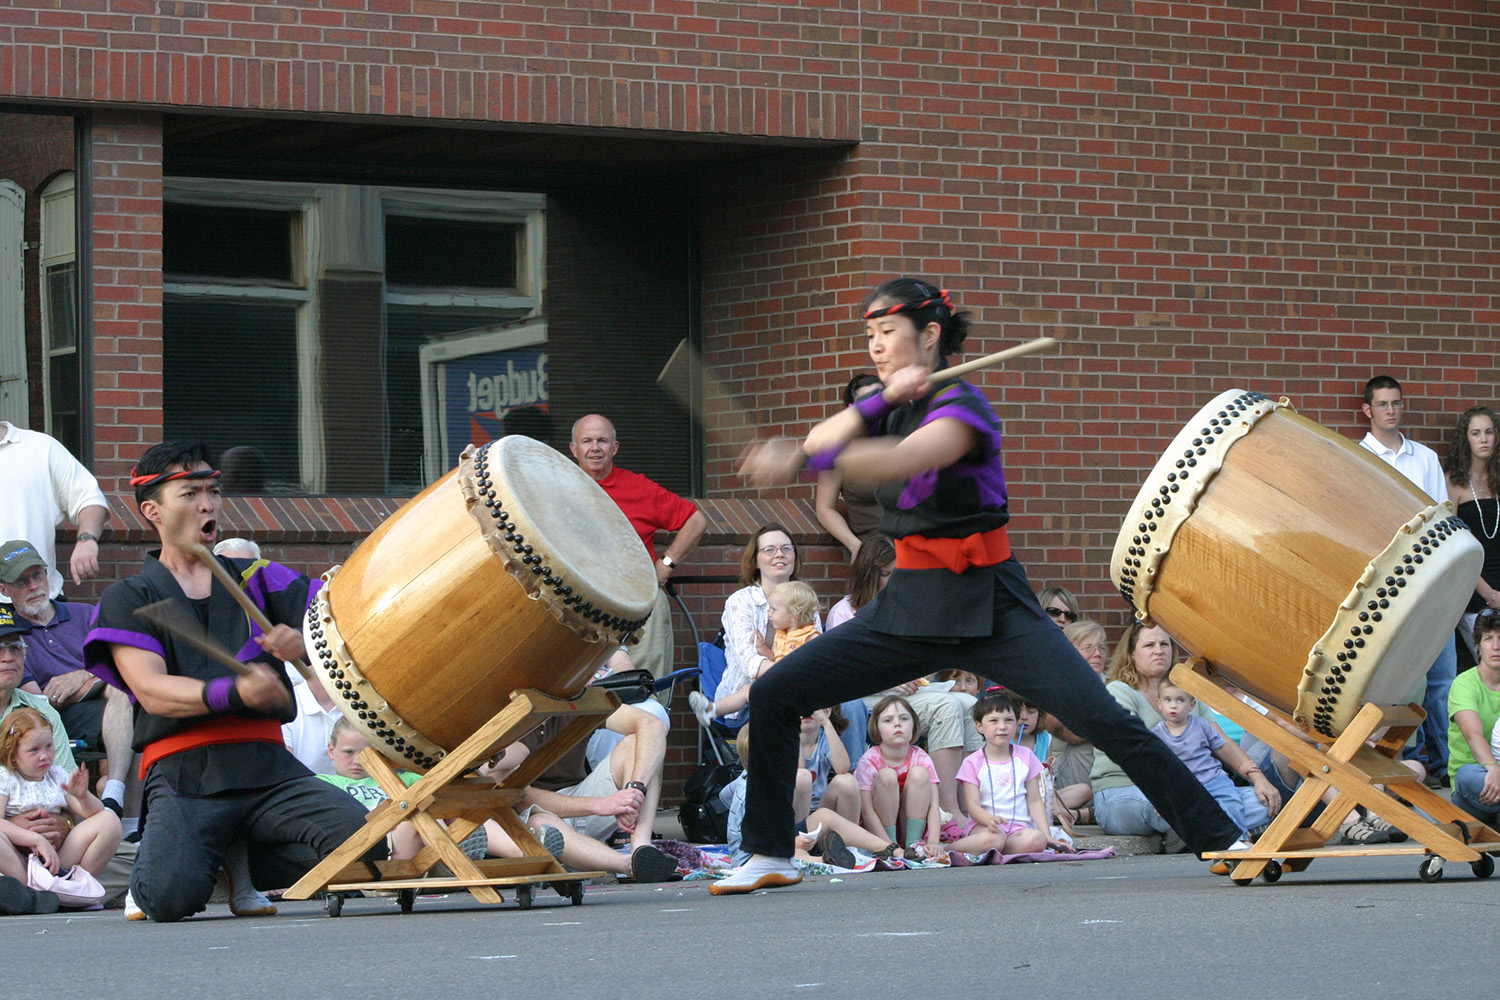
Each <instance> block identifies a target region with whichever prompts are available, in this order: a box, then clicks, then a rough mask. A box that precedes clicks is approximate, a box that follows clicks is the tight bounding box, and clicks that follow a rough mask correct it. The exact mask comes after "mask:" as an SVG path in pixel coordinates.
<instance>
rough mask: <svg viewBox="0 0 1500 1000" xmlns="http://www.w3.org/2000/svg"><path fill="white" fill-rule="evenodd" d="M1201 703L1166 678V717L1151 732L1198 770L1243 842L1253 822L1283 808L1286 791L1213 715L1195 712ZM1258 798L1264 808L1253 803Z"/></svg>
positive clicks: (1161, 696)
mask: <svg viewBox="0 0 1500 1000" xmlns="http://www.w3.org/2000/svg"><path fill="white" fill-rule="evenodd" d="M1197 704H1198V701H1197V699H1196V698H1194V697H1193V696H1192V695H1190V694H1188V693H1187V692H1186V691H1184V690H1183V689H1182V688H1180V687H1178V686H1177V685H1176V684H1173V683H1172V682H1171V679H1170V678H1166V679H1163V680H1162V681H1161V683H1160V684H1159V685H1158V686H1157V689H1156V705H1157V710H1158V711H1160V712H1161V722H1159V723H1157V724H1156V726H1155V727H1154V728H1152V730H1151V731H1152V732H1153V733H1155V734H1156V735H1157V736H1159V737H1160V738H1161V739H1162V740H1163V741H1164V742H1165V743H1166V744H1167V746H1169V747H1171V748H1172V752H1173V753H1174V754H1176V755H1177V758H1178V759H1179V760H1181V761H1182V762H1183V763H1184V764H1186V765H1187V766H1188V770H1190V771H1192V772H1193V777H1195V778H1197V779H1198V780H1199V781H1200V782H1201V783H1202V784H1203V787H1204V788H1206V789H1208V793H1209V794H1210V795H1212V796H1213V797H1214V801H1216V802H1218V803H1219V806H1220V808H1222V809H1223V810H1224V811H1225V812H1226V813H1228V814H1229V818H1230V819H1232V820H1234V821H1235V823H1236V824H1237V825H1238V826H1239V828H1240V837H1241V838H1242V842H1243V839H1244V838H1246V837H1248V836H1249V830H1250V829H1251V828H1252V827H1255V826H1260V825H1262V824H1264V823H1265V822H1267V821H1268V820H1269V819H1270V817H1272V816H1274V815H1276V813H1277V811H1278V810H1279V809H1280V808H1281V793H1280V792H1278V791H1277V790H1276V787H1275V786H1274V785H1272V784H1271V783H1270V782H1269V781H1267V780H1266V776H1265V775H1264V774H1262V773H1261V770H1260V767H1259V766H1258V765H1257V764H1255V763H1254V762H1252V761H1251V760H1250V758H1249V757H1248V756H1247V755H1246V754H1245V751H1243V750H1241V749H1240V748H1239V746H1238V745H1237V744H1234V743H1231V742H1230V741H1228V740H1226V739H1225V738H1224V736H1223V735H1222V734H1221V733H1220V732H1219V730H1218V729H1217V728H1216V727H1215V726H1213V725H1212V724H1211V723H1209V722H1208V720H1206V719H1204V718H1202V717H1201V716H1197V715H1193V714H1192V711H1193V708H1194V707H1195V706H1196V705H1197ZM1221 761H1222V762H1223V764H1228V765H1229V766H1230V767H1232V768H1234V769H1235V771H1236V772H1238V773H1239V774H1241V775H1243V776H1244V777H1245V778H1247V779H1248V780H1249V781H1250V784H1251V786H1252V787H1253V788H1254V793H1253V797H1252V796H1251V794H1250V789H1244V788H1240V787H1239V786H1237V785H1236V784H1235V783H1234V781H1233V780H1231V779H1230V777H1229V775H1228V773H1227V772H1225V770H1224V768H1223V766H1222V765H1221V763H1220V762H1221ZM1252 802H1255V803H1256V804H1257V805H1258V806H1259V807H1260V808H1252V806H1251V803H1252ZM1246 846H1248V845H1246ZM1238 849H1241V847H1240V845H1239V844H1236V845H1235V846H1234V847H1231V848H1230V850H1238Z"/></svg>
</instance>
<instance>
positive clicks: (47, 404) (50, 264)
mask: <svg viewBox="0 0 1500 1000" xmlns="http://www.w3.org/2000/svg"><path fill="white" fill-rule="evenodd" d="M76 205H77V198H76V196H75V193H74V177H73V172H72V171H71V170H69V171H66V172H64V173H62V174H59V175H58V176H57V177H55V178H53V179H52V181H51V182H50V183H48V184H47V186H46V187H45V188H43V189H42V219H41V231H42V247H41V291H42V296H41V299H42V301H41V305H42V331H43V332H42V357H43V361H42V401H43V409H44V411H45V413H46V420H47V425H46V426H47V433H49V434H51V435H52V436H53V437H55V438H57V439H58V440H59V441H61V442H62V443H63V445H64V446H66V447H67V449H68V450H69V451H71V452H72V453H73V454H75V455H77V454H80V453H81V452H82V450H83V415H82V413H81V412H80V408H81V406H82V399H83V393H82V391H81V386H80V385H79V364H78V250H77V228H76V226H77V208H76Z"/></svg>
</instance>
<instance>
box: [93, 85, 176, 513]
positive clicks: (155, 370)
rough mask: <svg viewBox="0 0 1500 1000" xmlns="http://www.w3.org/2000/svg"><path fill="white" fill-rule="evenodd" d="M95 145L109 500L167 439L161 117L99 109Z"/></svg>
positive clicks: (101, 418)
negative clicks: (152, 447)
mask: <svg viewBox="0 0 1500 1000" xmlns="http://www.w3.org/2000/svg"><path fill="white" fill-rule="evenodd" d="M89 142H90V157H91V159H90V163H89V165H88V168H89V173H90V184H91V185H92V247H91V253H92V260H91V263H92V268H91V277H92V281H93V294H92V310H93V324H94V338H93V358H92V364H93V370H94V413H93V417H94V460H93V462H92V463H91V464H90V468H91V469H92V470H93V471H94V474H95V475H96V476H97V477H98V478H99V481H100V485H101V486H102V487H103V489H104V491H105V493H106V494H108V495H114V494H117V493H121V494H123V493H128V490H129V485H128V484H129V478H130V468H131V466H132V465H134V464H135V460H136V458H138V457H139V456H140V454H141V453H142V452H143V451H145V450H146V448H148V447H149V446H150V445H152V444H154V443H156V442H157V441H160V440H161V423H162V408H161V407H162V396H161V302H162V274H161V191H162V167H161V154H162V147H161V116H160V115H155V114H150V113H146V112H131V111H112V110H111V111H100V112H98V113H96V114H95V115H94V119H93V124H92V130H91V133H90V136H89Z"/></svg>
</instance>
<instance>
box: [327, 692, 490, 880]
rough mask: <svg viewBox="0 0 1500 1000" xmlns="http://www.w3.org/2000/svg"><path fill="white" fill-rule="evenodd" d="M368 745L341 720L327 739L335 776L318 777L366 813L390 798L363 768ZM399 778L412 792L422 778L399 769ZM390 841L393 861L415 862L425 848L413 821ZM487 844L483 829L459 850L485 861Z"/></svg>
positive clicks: (398, 829) (358, 732) (351, 726)
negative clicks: (352, 798) (363, 752)
mask: <svg viewBox="0 0 1500 1000" xmlns="http://www.w3.org/2000/svg"><path fill="white" fill-rule="evenodd" d="M369 745H370V741H369V740H368V739H366V738H365V737H364V734H363V733H361V732H360V731H359V730H357V729H355V728H354V726H353V725H352V724H351V723H350V722H349V720H348V719H346V718H343V717H342V716H340V717H339V719H338V721H337V722H335V723H334V724H333V731H332V732H331V733H330V734H329V736H328V759H329V760H331V761H333V770H334V773H333V774H320V775H318V777H319V778H322V779H323V780H324V781H326V782H328V783H329V784H330V785H336V786H337V787H339V788H342V789H343V790H344V791H346V792H348V793H349V794H350V795H352V796H354V798H355V799H356V800H358V802H359V804H360V805H362V806H364V807H365V810H366V811H369V810H371V809H374V808H375V807H376V806H378V805H380V803H382V802H384V801H385V800H386V799H387V798H389V796H388V795H386V793H385V790H384V789H383V788H381V787H380V785H379V784H377V783H376V781H375V779H374V778H372V777H370V775H369V772H367V771H366V770H365V767H364V765H363V764H361V763H360V762H359V755H360V752H361V751H363V750H364V749H365V748H366V747H368V746H369ZM396 777H398V778H400V779H401V782H402V784H404V785H406V786H407V787H408V788H410V787H411V786H412V785H414V784H416V783H417V781H418V779H420V778H421V777H422V776H421V775H420V774H418V773H416V772H415V771H406V770H399V769H398V770H397V771H396ZM390 839H391V859H392V860H394V861H403V860H406V859H408V858H414V857H416V856H417V852H418V851H420V850H421V849H422V848H423V847H424V846H425V845H424V844H423V842H422V837H421V835H420V834H419V833H417V828H416V827H415V826H413V825H412V823H411V821H410V820H407V821H406V822H404V823H402V824H401V825H399V826H397V827H396V829H394V830H392V831H391V838H390ZM486 840H487V838H486V836H485V830H484V827H483V826H481V827H479V828H478V829H477V830H475V831H474V832H473V833H471V834H469V836H467V837H465V838H464V840H463V842H462V843H460V844H459V845H458V846H459V847H461V848H462V849H463V852H464V853H465V854H467V855H468V856H469V857H471V858H482V857H484V855H485V844H486Z"/></svg>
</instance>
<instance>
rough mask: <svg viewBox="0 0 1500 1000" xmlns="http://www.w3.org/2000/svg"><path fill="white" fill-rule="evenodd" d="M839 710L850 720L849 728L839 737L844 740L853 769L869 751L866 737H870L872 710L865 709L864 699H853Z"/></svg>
mask: <svg viewBox="0 0 1500 1000" xmlns="http://www.w3.org/2000/svg"><path fill="white" fill-rule="evenodd" d="M839 708H840V710H841V711H842V712H843V713H844V718H846V719H848V720H849V728H848V729H845V730H844V731H843V732H842V733H840V734H839V735H840V736H841V737H842V738H843V742H844V749H845V750H847V751H849V766H850V767H853V766H854V765H855V764H857V763H859V759H860V758H861V757H863V756H864V755H865V751H866V750H868V749H869V745H868V743H867V741H866V737H868V736H869V732H868V729H869V725H870V710H869V709H868V708H866V707H865V700H864V699H863V698H852V699H850V700H849V701H846V702H844V703H843V705H841V706H839Z"/></svg>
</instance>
